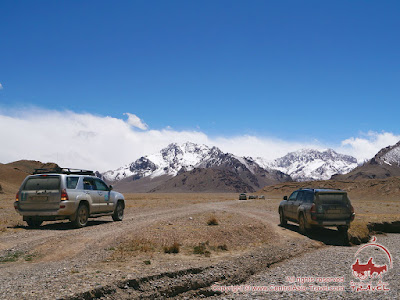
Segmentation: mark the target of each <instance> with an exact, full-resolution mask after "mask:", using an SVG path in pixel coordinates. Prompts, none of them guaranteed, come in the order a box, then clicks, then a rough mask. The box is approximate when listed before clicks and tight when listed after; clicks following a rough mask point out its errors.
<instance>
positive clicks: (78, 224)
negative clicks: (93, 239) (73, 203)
mask: <svg viewBox="0 0 400 300" xmlns="http://www.w3.org/2000/svg"><path fill="white" fill-rule="evenodd" d="M88 219H89V209H88V207H87V205H86V204H83V203H82V204H79V207H78V209H77V210H76V218H75V220H74V221H73V222H72V224H73V225H74V227H75V228H82V227H85V226H86V225H87V222H88Z"/></svg>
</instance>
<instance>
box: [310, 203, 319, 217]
mask: <svg viewBox="0 0 400 300" xmlns="http://www.w3.org/2000/svg"><path fill="white" fill-rule="evenodd" d="M310 213H311V220H314V221H315V220H317V216H316V213H317V210H316V208H315V203H313V205H312V206H311V208H310Z"/></svg>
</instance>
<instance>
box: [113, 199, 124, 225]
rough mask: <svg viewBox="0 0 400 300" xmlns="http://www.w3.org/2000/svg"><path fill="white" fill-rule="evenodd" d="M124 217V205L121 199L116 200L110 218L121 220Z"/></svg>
mask: <svg viewBox="0 0 400 300" xmlns="http://www.w3.org/2000/svg"><path fill="white" fill-rule="evenodd" d="M123 218H124V205H123V204H122V202H121V201H118V203H117V207H116V208H115V211H114V214H113V215H112V219H113V220H114V221H122V219H123Z"/></svg>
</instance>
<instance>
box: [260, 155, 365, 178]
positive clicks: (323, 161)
mask: <svg viewBox="0 0 400 300" xmlns="http://www.w3.org/2000/svg"><path fill="white" fill-rule="evenodd" d="M256 161H257V162H258V163H259V164H260V165H262V166H263V167H264V168H265V167H269V168H272V169H277V170H280V171H281V172H283V173H286V174H288V175H290V177H292V179H293V180H295V181H308V180H328V179H330V178H331V176H332V175H334V174H345V173H348V172H350V171H351V170H353V169H354V168H356V167H357V159H356V158H354V157H352V156H349V155H344V154H339V153H337V152H335V151H334V150H332V149H328V150H325V151H318V150H313V149H302V150H299V151H295V152H290V153H288V154H287V155H285V156H283V157H281V158H278V159H275V160H274V161H272V162H266V161H264V160H262V159H261V158H258V159H256Z"/></svg>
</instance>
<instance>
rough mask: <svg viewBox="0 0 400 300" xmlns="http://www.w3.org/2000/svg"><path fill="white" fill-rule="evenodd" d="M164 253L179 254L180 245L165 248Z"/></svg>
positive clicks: (175, 244)
mask: <svg viewBox="0 0 400 300" xmlns="http://www.w3.org/2000/svg"><path fill="white" fill-rule="evenodd" d="M163 249H164V253H179V250H180V245H179V243H177V242H174V243H173V244H172V245H170V246H164V248H163Z"/></svg>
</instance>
